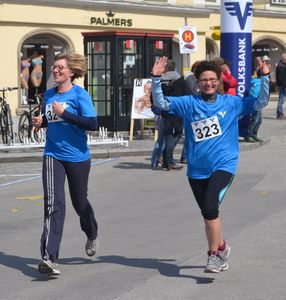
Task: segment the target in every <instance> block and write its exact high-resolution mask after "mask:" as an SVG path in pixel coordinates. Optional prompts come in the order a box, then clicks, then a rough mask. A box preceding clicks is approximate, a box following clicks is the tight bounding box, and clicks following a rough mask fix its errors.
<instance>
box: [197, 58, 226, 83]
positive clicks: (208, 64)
mask: <svg viewBox="0 0 286 300" xmlns="http://www.w3.org/2000/svg"><path fill="white" fill-rule="evenodd" d="M205 71H212V72H215V73H216V75H217V78H218V79H220V76H221V70H220V67H219V66H218V65H217V64H216V63H215V61H213V60H210V61H208V60H202V61H201V62H200V63H199V64H198V65H197V66H196V69H195V76H196V78H197V80H199V78H200V76H201V74H202V73H203V72H205Z"/></svg>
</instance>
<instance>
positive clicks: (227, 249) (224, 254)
mask: <svg viewBox="0 0 286 300" xmlns="http://www.w3.org/2000/svg"><path fill="white" fill-rule="evenodd" d="M218 256H219V257H220V258H221V259H222V260H223V261H224V263H225V264H227V262H228V258H229V256H230V247H229V245H228V244H226V245H225V250H224V251H218Z"/></svg>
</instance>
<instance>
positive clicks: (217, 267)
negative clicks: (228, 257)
mask: <svg viewBox="0 0 286 300" xmlns="http://www.w3.org/2000/svg"><path fill="white" fill-rule="evenodd" d="M227 269H228V264H227V263H225V262H224V260H223V259H222V258H221V257H220V256H218V255H217V254H211V255H210V256H209V257H208V261H207V265H206V268H205V272H206V273H219V272H220V271H226V270H227Z"/></svg>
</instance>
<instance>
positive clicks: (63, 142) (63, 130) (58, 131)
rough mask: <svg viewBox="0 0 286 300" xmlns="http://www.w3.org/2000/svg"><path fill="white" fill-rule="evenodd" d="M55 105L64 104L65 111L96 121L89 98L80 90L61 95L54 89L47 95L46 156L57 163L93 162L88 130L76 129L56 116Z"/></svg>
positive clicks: (73, 88) (45, 105) (76, 87)
mask: <svg viewBox="0 0 286 300" xmlns="http://www.w3.org/2000/svg"><path fill="white" fill-rule="evenodd" d="M54 101H57V102H59V103H61V104H62V105H63V106H64V107H65V109H66V111H68V112H70V113H72V114H74V115H79V116H84V117H96V112H95V109H94V106H93V103H92V101H91V99H90V96H89V94H88V93H87V92H86V91H85V90H84V89H83V88H81V87H80V86H78V85H73V87H72V88H71V89H70V90H69V91H67V92H64V93H62V94H58V93H57V90H56V88H52V89H50V90H48V91H46V92H45V94H44V113H45V116H46V119H47V121H48V128H47V134H46V145H45V151H44V155H48V156H52V157H54V158H56V159H58V160H63V161H69V162H80V161H85V160H87V159H89V158H90V154H89V148H88V145H87V134H86V130H85V129H83V128H80V127H78V126H76V125H73V124H71V123H69V122H67V121H64V120H63V119H62V118H60V117H58V116H57V115H55V114H54V113H53V110H52V104H53V102H54Z"/></svg>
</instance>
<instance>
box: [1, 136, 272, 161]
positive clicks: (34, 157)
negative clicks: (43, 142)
mask: <svg viewBox="0 0 286 300" xmlns="http://www.w3.org/2000/svg"><path fill="white" fill-rule="evenodd" d="M270 141H271V139H266V140H264V141H262V142H260V143H245V142H240V143H239V148H240V151H249V150H254V149H256V148H258V147H260V146H263V145H266V144H268V143H270ZM182 147H183V145H182V144H179V145H178V147H177V148H176V149H175V151H174V153H175V154H181V152H182ZM152 151H153V148H152V149H132V148H120V149H118V148H113V149H112V148H111V149H95V148H94V147H93V148H90V158H91V159H107V158H117V157H133V156H151V154H152ZM42 153H43V152H42V151H36V150H35V149H32V150H30V151H22V152H15V151H14V152H7V150H6V151H5V152H4V151H2V153H0V163H24V162H42V160H43V156H42Z"/></svg>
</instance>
